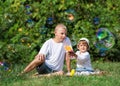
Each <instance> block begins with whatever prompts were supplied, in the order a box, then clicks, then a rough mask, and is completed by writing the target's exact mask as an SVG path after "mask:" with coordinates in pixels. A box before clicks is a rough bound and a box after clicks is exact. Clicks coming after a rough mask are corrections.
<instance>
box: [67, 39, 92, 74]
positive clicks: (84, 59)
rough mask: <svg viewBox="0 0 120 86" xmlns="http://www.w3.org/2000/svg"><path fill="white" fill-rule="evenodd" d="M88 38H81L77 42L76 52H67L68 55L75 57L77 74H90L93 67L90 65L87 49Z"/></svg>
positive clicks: (68, 59) (68, 66) (68, 68)
mask: <svg viewBox="0 0 120 86" xmlns="http://www.w3.org/2000/svg"><path fill="white" fill-rule="evenodd" d="M89 48H90V47H89V40H88V39H87V38H81V39H80V40H79V42H78V44H77V49H78V51H77V52H76V53H74V52H69V56H74V57H75V58H76V59H77V65H76V66H77V68H76V73H79V74H81V75H82V74H90V73H91V72H93V68H92V66H91V60H90V54H89V52H88V50H89ZM69 56H68V57H69ZM68 57H67V60H66V61H67V64H69V65H67V70H68V73H67V75H70V70H71V68H70V58H68Z"/></svg>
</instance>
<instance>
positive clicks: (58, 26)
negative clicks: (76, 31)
mask: <svg viewBox="0 0 120 86" xmlns="http://www.w3.org/2000/svg"><path fill="white" fill-rule="evenodd" d="M59 28H62V29H65V30H66V31H67V27H66V26H65V25H64V24H58V25H57V26H56V27H55V31H56V30H58V29H59Z"/></svg>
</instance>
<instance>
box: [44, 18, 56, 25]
mask: <svg viewBox="0 0 120 86" xmlns="http://www.w3.org/2000/svg"><path fill="white" fill-rule="evenodd" d="M53 24H54V18H53V17H49V18H48V19H47V20H46V26H47V27H51V26H52V25H53Z"/></svg>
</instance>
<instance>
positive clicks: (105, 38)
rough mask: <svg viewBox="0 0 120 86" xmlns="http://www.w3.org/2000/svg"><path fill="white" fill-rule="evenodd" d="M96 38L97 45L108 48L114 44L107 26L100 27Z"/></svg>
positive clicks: (113, 38)
mask: <svg viewBox="0 0 120 86" xmlns="http://www.w3.org/2000/svg"><path fill="white" fill-rule="evenodd" d="M97 38H98V42H97V45H99V47H103V48H106V49H110V48H112V47H113V46H114V44H115V37H114V35H113V34H112V33H111V32H110V31H109V30H108V29H107V28H100V29H99V30H98V32H97Z"/></svg>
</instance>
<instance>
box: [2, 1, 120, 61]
mask: <svg viewBox="0 0 120 86" xmlns="http://www.w3.org/2000/svg"><path fill="white" fill-rule="evenodd" d="M119 4H120V1H119V0H115V1H112V0H105V1H103V0H99V1H96V0H92V1H91V0H70V1H69V0H1V1H0V34H1V36H0V40H1V42H0V52H1V53H0V59H1V60H2V59H6V58H7V59H8V60H10V61H12V62H17V63H21V62H27V61H29V60H31V59H33V58H34V56H35V54H36V53H38V51H39V49H40V47H41V46H42V44H43V43H44V42H45V41H46V40H47V39H49V38H51V37H53V30H54V27H55V26H56V24H57V23H64V24H65V25H66V26H67V28H68V36H69V37H70V39H71V41H72V45H73V48H74V50H77V49H76V44H77V41H78V40H79V38H81V37H87V38H88V39H89V40H90V53H91V57H92V59H99V58H103V59H104V60H111V61H120V59H119V49H120V43H119V42H120V41H119V39H120V34H119V33H120V25H119V22H120V18H119V15H120V11H119V10H120V6H119ZM68 14H73V16H74V18H73V20H72V19H71V20H70V19H69V16H68ZM95 18H99V19H100V20H99V22H98V24H94V21H93V20H94V19H95ZM101 27H105V28H108V29H109V31H111V32H112V33H113V34H114V36H115V39H116V40H115V45H114V46H113V47H112V48H111V49H110V50H108V51H106V55H105V56H104V57H101V56H100V55H99V50H98V49H97V48H96V47H95V46H94V43H95V42H96V41H97V40H98V39H97V37H96V31H97V30H98V29H99V28H101ZM9 47H12V49H9Z"/></svg>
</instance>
